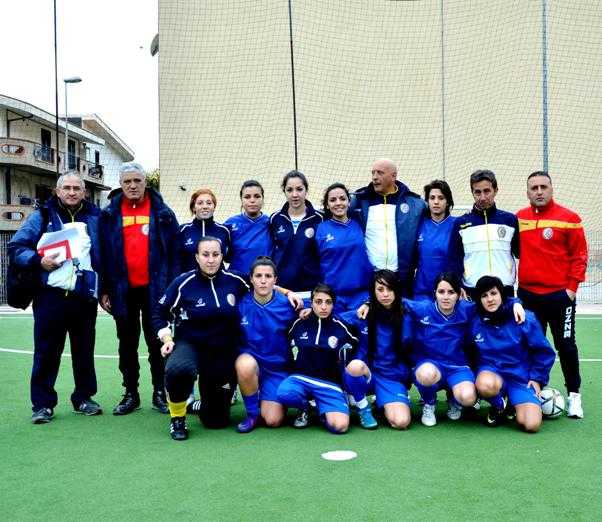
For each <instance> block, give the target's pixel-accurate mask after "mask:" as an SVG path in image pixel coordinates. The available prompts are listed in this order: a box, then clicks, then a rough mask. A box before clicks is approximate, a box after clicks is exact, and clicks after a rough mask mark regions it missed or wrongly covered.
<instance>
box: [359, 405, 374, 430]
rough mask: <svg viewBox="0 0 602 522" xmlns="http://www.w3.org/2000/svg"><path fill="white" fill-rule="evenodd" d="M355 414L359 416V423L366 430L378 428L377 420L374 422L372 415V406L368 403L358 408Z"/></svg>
mask: <svg viewBox="0 0 602 522" xmlns="http://www.w3.org/2000/svg"><path fill="white" fill-rule="evenodd" d="M357 414H358V415H359V417H360V424H361V425H362V428H364V429H366V430H375V429H376V428H378V422H376V419H375V418H374V416H373V415H372V408H371V407H370V405H368V406H366V407H365V408H358V410H357Z"/></svg>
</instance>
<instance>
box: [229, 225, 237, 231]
mask: <svg viewBox="0 0 602 522" xmlns="http://www.w3.org/2000/svg"><path fill="white" fill-rule="evenodd" d="M230 228H231V229H232V230H238V225H237V224H236V223H232V224H231V225H230Z"/></svg>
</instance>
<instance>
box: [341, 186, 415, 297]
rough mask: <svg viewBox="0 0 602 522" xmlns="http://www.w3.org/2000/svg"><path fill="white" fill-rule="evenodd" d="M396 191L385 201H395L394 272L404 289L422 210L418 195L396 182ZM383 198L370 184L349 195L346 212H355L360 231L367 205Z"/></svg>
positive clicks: (408, 280) (408, 284) (410, 271)
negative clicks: (395, 248) (358, 220)
mask: <svg viewBox="0 0 602 522" xmlns="http://www.w3.org/2000/svg"><path fill="white" fill-rule="evenodd" d="M395 184H396V185H397V192H396V193H394V194H390V195H388V196H387V201H388V202H395V228H396V233H397V263H398V268H397V272H398V274H399V278H400V279H401V281H402V283H403V284H404V287H405V288H411V282H412V280H413V275H414V269H415V268H416V257H417V255H416V239H417V238H418V227H419V225H420V221H421V219H422V214H423V212H424V209H425V203H424V201H423V200H422V199H421V198H420V196H419V195H418V194H415V193H414V192H411V191H410V189H409V188H408V187H407V186H406V185H404V184H403V183H401V182H400V181H396V182H395ZM383 201H384V198H383V196H381V195H380V194H378V193H377V192H376V191H375V190H374V185H373V184H372V183H370V184H369V185H368V186H366V187H363V188H361V189H359V190H357V191H356V192H354V193H353V194H352V195H351V207H350V213H353V212H358V213H359V216H360V218H361V225H362V229H363V230H364V232H365V231H366V225H367V224H368V214H369V211H370V206H372V205H380V204H383Z"/></svg>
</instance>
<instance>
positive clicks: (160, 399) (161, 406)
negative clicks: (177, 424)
mask: <svg viewBox="0 0 602 522" xmlns="http://www.w3.org/2000/svg"><path fill="white" fill-rule="evenodd" d="M152 404H153V410H157V411H158V412H159V413H169V407H168V406H167V401H166V397H165V392H164V391H163V390H155V391H154V392H153V399H152Z"/></svg>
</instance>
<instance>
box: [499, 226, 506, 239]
mask: <svg viewBox="0 0 602 522" xmlns="http://www.w3.org/2000/svg"><path fill="white" fill-rule="evenodd" d="M497 236H498V237H499V238H500V239H504V238H505V237H506V228H505V227H503V226H500V227H497Z"/></svg>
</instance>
